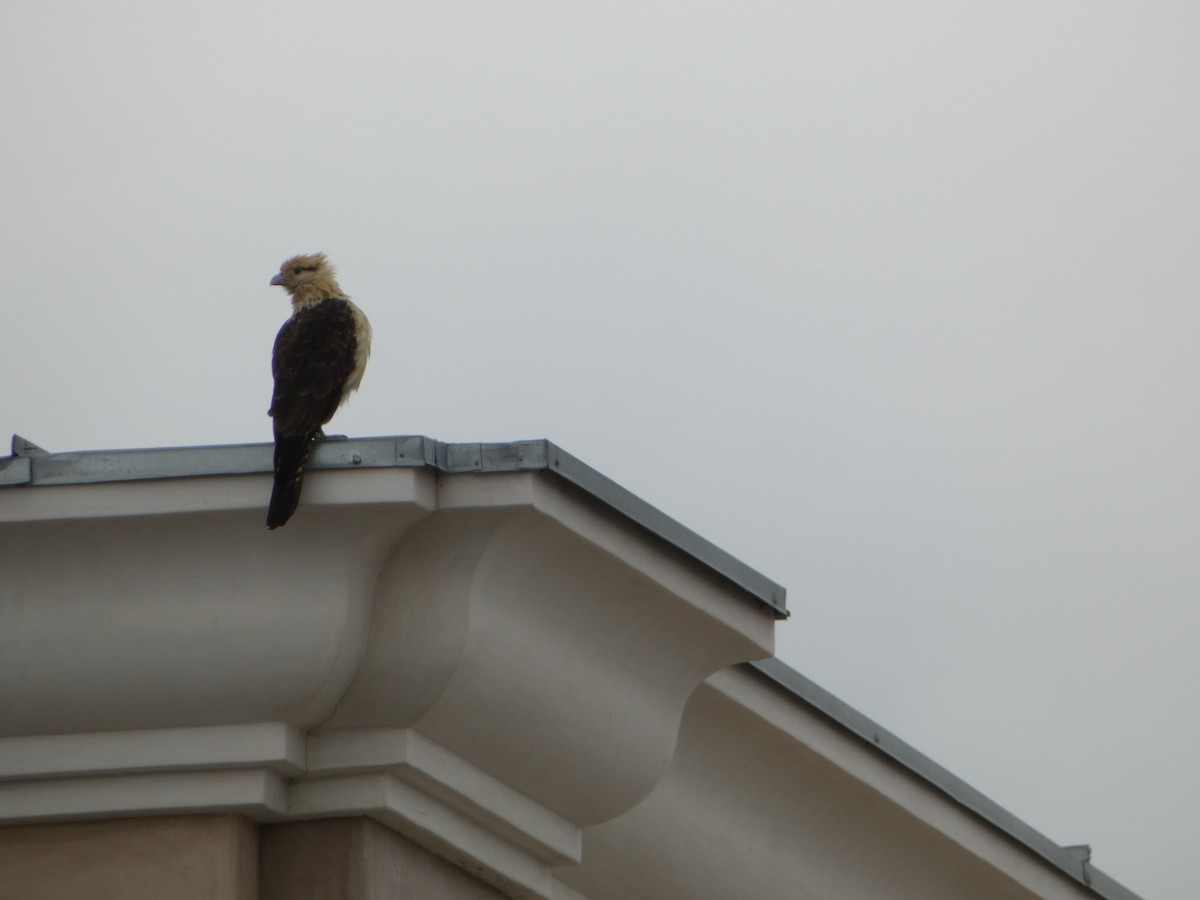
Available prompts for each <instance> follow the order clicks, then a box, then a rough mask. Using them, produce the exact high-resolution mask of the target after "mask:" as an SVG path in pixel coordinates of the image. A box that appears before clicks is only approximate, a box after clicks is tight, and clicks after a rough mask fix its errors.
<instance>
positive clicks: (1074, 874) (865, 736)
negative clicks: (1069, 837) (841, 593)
mask: <svg viewBox="0 0 1200 900" xmlns="http://www.w3.org/2000/svg"><path fill="white" fill-rule="evenodd" d="M743 666H744V667H748V668H749V669H752V670H753V671H755V672H757V673H758V674H759V675H760V676H762V677H763V678H766V679H767V680H768V681H770V682H772V683H773V684H775V685H776V686H777V687H779V688H781V689H783V690H784V691H785V692H787V693H788V694H790V695H791V696H792V697H794V698H795V699H796V700H798V701H800V702H801V703H803V704H805V705H806V706H808V707H810V708H812V709H815V710H816V711H817V712H819V713H821V714H822V715H824V716H825V717H826V718H827V719H830V720H831V721H832V722H834V723H835V724H837V725H839V726H841V727H842V728H844V729H845V730H846V731H849V732H850V733H851V734H853V735H855V736H856V737H858V738H860V739H861V740H862V741H863V742H864V743H866V744H868V745H870V746H871V747H873V748H875V750H877V751H878V752H880V753H882V754H884V755H885V756H887V757H889V758H890V759H891V760H892V761H893V762H895V763H896V764H898V765H900V766H901V767H903V768H905V769H907V770H908V771H909V772H910V773H912V774H913V775H915V776H916V777H917V778H920V779H921V780H922V781H924V782H926V783H927V784H929V785H930V786H932V787H933V788H935V789H936V790H938V791H940V792H941V793H943V794H945V795H946V796H948V797H949V798H950V799H951V800H953V801H954V802H955V803H957V804H959V805H960V806H962V807H964V808H965V809H967V810H968V811H970V812H971V813H973V814H974V815H976V816H978V817H979V818H981V819H983V820H984V821H985V822H987V823H988V824H990V825H991V826H993V827H994V828H997V829H999V830H1000V831H1002V832H1004V833H1005V834H1006V835H1008V836H1009V837H1010V838H1011V839H1012V840H1014V841H1016V842H1017V843H1019V844H1022V845H1023V846H1025V847H1026V848H1028V849H1029V850H1031V851H1033V852H1034V853H1036V854H1037V855H1038V856H1040V857H1042V858H1043V859H1044V860H1046V862H1048V863H1049V864H1050V865H1052V866H1054V867H1055V868H1056V869H1058V870H1060V871H1061V872H1062V873H1063V874H1064V875H1066V876H1067V877H1068V878H1070V879H1071V880H1073V881H1075V882H1077V883H1078V884H1080V885H1082V886H1083V887H1084V888H1085V889H1087V890H1089V891H1091V892H1092V893H1093V894H1095V895H1096V896H1097V897H1103V898H1105V900H1140V897H1139V895H1137V894H1135V893H1134V892H1133V891H1131V890H1129V888H1127V887H1125V886H1124V885H1122V884H1120V883H1119V882H1117V881H1115V880H1114V879H1112V878H1110V877H1109V876H1107V875H1105V874H1104V873H1103V872H1101V871H1100V870H1099V869H1097V868H1095V867H1094V866H1093V865H1092V864H1091V848H1090V847H1088V848H1086V852H1084V850H1083V848H1082V846H1081V845H1080V846H1066V847H1063V846H1059V845H1058V844H1056V843H1054V841H1052V840H1050V838H1048V837H1046V836H1045V835H1044V834H1042V833H1041V832H1040V831H1038V830H1036V829H1035V828H1033V827H1032V826H1030V825H1028V824H1027V823H1025V822H1023V821H1022V820H1021V819H1018V818H1017V817H1016V816H1014V815H1013V814H1012V813H1010V812H1009V811H1008V810H1006V809H1004V808H1003V807H1002V806H1000V805H999V804H998V803H996V802H995V801H993V800H989V799H988V798H987V797H985V796H984V795H983V794H981V793H980V792H979V791H977V790H976V789H975V788H973V787H971V786H970V785H969V784H967V783H966V782H965V781H963V780H962V779H961V778H959V777H958V776H957V775H954V774H953V773H951V772H949V771H947V770H946V769H944V768H942V767H941V766H939V765H938V764H937V763H935V762H934V761H933V760H931V759H930V758H929V757H928V756H926V755H925V754H923V753H921V752H920V751H919V750H917V749H916V748H915V747H913V746H912V745H911V744H907V743H905V742H904V741H902V740H901V739H900V738H898V737H896V735H894V734H892V733H891V732H890V731H888V730H887V729H885V728H881V727H880V726H879V725H877V724H876V723H875V722H873V721H872V720H871V719H869V718H867V717H866V716H864V715H863V714H862V713H860V712H859V711H858V710H856V709H854V708H853V707H851V706H849V705H848V704H846V703H845V702H844V701H842V700H839V699H838V698H837V697H835V696H834V695H833V694H831V693H829V691H827V690H825V689H824V688H823V687H821V686H820V685H818V684H817V683H816V682H814V681H812V680H810V679H808V678H806V677H805V676H803V675H801V674H800V673H799V672H797V671H796V670H795V669H793V668H791V667H790V666H788V665H787V664H786V663H783V662H780V661H779V659H777V658H774V657H773V658H771V659H766V660H760V661H756V662H748V663H743Z"/></svg>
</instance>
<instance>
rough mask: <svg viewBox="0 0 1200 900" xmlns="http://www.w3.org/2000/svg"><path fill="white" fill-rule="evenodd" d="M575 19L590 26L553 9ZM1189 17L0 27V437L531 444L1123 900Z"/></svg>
mask: <svg viewBox="0 0 1200 900" xmlns="http://www.w3.org/2000/svg"><path fill="white" fill-rule="evenodd" d="M597 6H599V7H600V8H594V7H597ZM1198 32H1200V7H1198V6H1197V5H1196V4H1194V3H1182V2H1178V3H1171V2H1162V3H1151V4H1116V3H1104V2H1099V3H1082V2H1062V3H1046V2H1037V3H1032V2H1006V3H1003V4H1000V3H994V4H992V3H982V4H963V3H959V2H944V3H933V2H919V3H915V4H892V3H854V2H850V3H847V2H836V3H834V2H830V3H807V2H789V3H778V4H776V3H749V4H747V3H728V4H713V3H704V2H689V3H646V2H639V3H629V4H625V3H606V4H603V5H597V4H592V5H587V6H585V5H580V4H548V3H547V4H515V3H465V4H442V3H439V4H428V5H417V4H395V3H382V2H380V3H342V4H336V5H335V4H311V3H304V2H288V3H240V2H239V3H212V2H208V3H194V4H189V3H169V4H167V3H151V2H126V3H119V2H114V3H103V4H97V3H84V2H74V3H71V2H56V3H17V2H15V0H7V2H4V0H0V41H2V43H3V52H2V53H0V122H2V123H3V125H2V127H0V171H3V172H4V178H3V179H0V271H2V272H3V273H4V283H5V289H6V291H5V292H6V295H7V297H8V298H9V300H8V302H7V303H6V304H5V315H4V325H3V327H2V328H0V383H2V384H3V385H4V390H3V394H2V395H0V431H4V432H14V431H15V432H19V433H21V434H23V435H25V436H26V437H28V438H30V439H32V440H34V441H36V442H37V443H39V444H42V445H43V446H45V447H48V448H50V449H55V450H69V449H97V448H103V447H140V446H161V445H177V444H191V443H231V442H242V441H262V440H269V438H270V423H269V420H268V419H267V417H266V415H265V412H266V408H267V403H268V398H269V394H270V374H269V365H268V357H269V352H270V346H271V342H272V340H273V339H274V335H275V331H276V329H277V328H278V326H279V325H280V324H281V323H282V321H283V319H284V318H285V317H286V315H287V312H288V308H287V302H286V297H285V295H284V294H283V292H282V291H280V290H279V289H278V288H270V287H269V286H268V285H267V281H268V279H269V278H270V276H271V275H272V273H273V272H274V271H275V270H276V269H277V268H278V265H279V263H280V261H281V260H282V259H283V258H284V257H286V256H289V255H291V254H294V253H299V252H303V251H310V250H318V249H319V250H325V251H327V252H328V253H329V254H330V255H331V257H332V259H333V260H334V262H335V263H336V264H337V265H338V267H339V270H340V272H341V276H342V278H341V281H342V285H343V286H344V287H345V288H346V289H347V291H349V292H350V294H351V295H352V296H354V298H355V299H356V301H358V302H359V304H360V305H361V306H362V307H363V309H364V310H365V311H366V312H367V314H368V315H369V316H370V318H371V320H372V322H373V324H374V326H375V333H376V338H375V343H374V354H373V357H372V360H371V364H370V366H369V367H368V370H367V376H366V379H365V380H364V383H363V388H362V391H361V392H360V394H359V395H357V396H356V398H355V399H354V400H353V401H352V402H351V404H350V405H349V406H348V407H347V408H345V409H344V410H343V411H342V412H341V413H340V414H339V416H338V418H337V419H335V420H334V426H335V428H336V430H337V431H339V432H345V433H348V434H353V435H364V436H365V435H378V434H417V433H422V434H428V435H430V436H433V437H437V438H440V439H442V440H451V441H455V440H513V439H519V438H535V437H548V438H550V439H551V440H553V441H555V442H557V443H558V444H560V445H561V446H563V447H564V448H565V449H567V450H568V451H570V452H572V453H574V454H575V455H577V456H579V457H580V458H582V459H583V460H584V461H585V462H587V463H589V464H591V465H593V466H594V467H596V468H598V469H599V470H600V471H602V472H604V473H605V474H607V475H609V476H610V477H612V478H614V479H616V480H617V481H618V482H620V483H621V484H622V485H624V486H625V487H627V488H629V489H630V490H632V491H634V492H635V493H637V494H639V495H641V496H642V497H644V498H645V499H647V500H649V501H650V502H652V503H654V504H655V505H657V506H659V507H660V508H662V509H663V510H664V511H666V512H667V513H669V514H670V515H672V516H674V517H675V518H677V519H679V520H681V521H682V522H683V523H684V524H686V525H688V526H690V527H691V528H693V529H695V530H696V531H698V532H700V533H701V534H703V535H704V536H706V537H708V538H709V539H711V540H713V541H715V542H716V543H717V544H719V545H720V546H722V547H724V548H725V549H727V550H729V551H730V552H732V553H733V554H735V555H736V556H738V557H740V558H741V559H743V560H745V561H746V562H747V563H749V564H751V565H753V566H755V567H756V568H758V569H760V570H761V571H763V572H764V573H765V574H767V575H769V576H771V577H772V578H774V579H776V580H778V581H780V582H782V583H783V584H785V585H786V586H787V588H788V589H789V603H790V606H791V608H792V610H793V617H792V619H791V620H790V621H788V622H787V623H786V624H783V625H782V626H781V627H780V629H779V632H778V653H779V656H780V657H782V658H783V659H784V660H786V661H787V662H789V663H790V664H791V665H793V666H794V667H796V668H797V669H799V670H800V671H801V672H803V673H805V674H806V675H808V676H809V677H811V678H813V679H815V680H816V681H817V682H819V683H820V684H822V685H823V686H824V687H826V688H828V689H829V690H831V691H833V692H834V693H835V694H838V695H839V696H841V697H842V698H843V699H845V700H846V701H848V702H849V703H851V704H852V705H854V706H855V707H857V708H858V709H860V710H861V711H863V712H864V713H866V714H867V715H870V716H872V717H873V718H875V719H877V720H878V721H879V722H880V723H881V724H882V725H884V726H885V727H887V728H889V729H891V730H893V731H895V732H896V733H898V734H899V735H900V736H901V737H903V738H905V739H906V740H908V741H910V742H911V743H913V744H914V745H916V747H917V748H918V749H920V750H921V751H923V752H925V753H927V754H928V755H930V756H931V757H933V758H934V759H935V760H937V761H938V762H940V763H941V764H943V765H945V766H946V767H947V768H949V769H950V770H951V771H953V772H955V773H956V774H958V775H960V776H961V777H963V778H965V779H966V780H967V781H969V782H970V783H972V784H973V785H974V786H976V787H978V788H979V789H980V790H982V791H984V792H985V793H986V794H988V795H989V796H991V797H992V798H993V799H995V800H996V801H997V802H999V803H1001V804H1002V805H1004V806H1005V807H1007V808H1009V809H1010V810H1011V811H1012V812H1014V813H1015V814H1017V815H1018V816H1020V817H1022V818H1024V819H1025V820H1026V821H1028V822H1029V823H1030V824H1031V825H1033V826H1034V827H1036V828H1038V829H1040V830H1041V831H1043V832H1045V833H1046V834H1048V835H1049V836H1050V837H1051V838H1053V839H1054V840H1056V841H1059V842H1060V843H1068V844H1070V843H1083V842H1089V843H1091V844H1092V845H1093V847H1094V852H1095V856H1094V861H1095V863H1096V864H1097V865H1098V866H1099V867H1100V868H1102V869H1104V870H1105V871H1106V872H1108V873H1109V874H1110V875H1112V876H1114V877H1116V878H1118V879H1120V880H1122V881H1124V882H1125V883H1126V884H1127V885H1128V886H1129V887H1131V888H1132V889H1134V890H1136V891H1138V892H1141V893H1143V894H1145V895H1147V896H1148V897H1151V898H1184V897H1191V896H1194V890H1195V888H1194V874H1193V873H1192V872H1191V871H1190V870H1191V866H1190V862H1191V859H1192V856H1193V847H1192V845H1193V843H1194V837H1195V832H1196V828H1195V810H1196V807H1197V805H1198V804H1200V767H1197V765H1196V760H1197V759H1200V715H1198V713H1200V654H1198V652H1197V647H1198V645H1200V606H1198V604H1197V602H1196V601H1197V595H1198V593H1200V555H1198V554H1197V546H1198V542H1200V514H1198V509H1200V468H1198V467H1200V410H1198V409H1197V403H1198V400H1197V398H1198V396H1200V390H1198V389H1200V383H1198V382H1200V364H1198V361H1197V352H1196V346H1197V342H1198V341H1197V339H1198V337H1200V308H1198V305H1197V302H1196V301H1197V296H1198V295H1200V292H1198V288H1200V253H1198V251H1197V244H1198V238H1200V174H1198V173H1200V168H1198V166H1197V160H1200V103H1198V102H1197V101H1198V100H1200V97H1198V93H1200V54H1198V53H1197V51H1196V48H1197V46H1200V34H1198Z"/></svg>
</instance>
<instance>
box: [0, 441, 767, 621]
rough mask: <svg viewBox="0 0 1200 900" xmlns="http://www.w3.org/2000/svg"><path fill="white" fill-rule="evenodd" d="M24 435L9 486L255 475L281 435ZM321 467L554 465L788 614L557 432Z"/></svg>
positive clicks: (370, 446) (404, 447)
mask: <svg viewBox="0 0 1200 900" xmlns="http://www.w3.org/2000/svg"><path fill="white" fill-rule="evenodd" d="M33 447H36V445H33V444H31V443H30V442H28V441H26V440H25V439H24V438H19V437H17V436H15V435H14V438H13V450H14V454H13V455H12V456H9V457H0V487H14V486H19V485H36V486H43V485H68V484H93V483H97V482H113V481H143V480H153V479H161V478H197V477H205V476H215V475H254V474H263V473H268V472H270V471H271V469H272V458H273V447H272V445H271V444H225V445H210V446H198V447H154V448H149V449H135V450H83V451H72V452H69V453H50V452H46V451H42V450H41V449H40V448H37V452H32V451H26V452H28V455H22V451H23V450H25V448H33ZM309 467H310V468H312V469H351V468H395V467H431V468H435V469H437V470H438V471H439V472H445V473H447V474H462V473H479V474H489V473H498V472H538V471H540V472H546V473H547V474H548V475H550V476H551V477H554V478H560V479H562V480H563V481H565V482H567V483H569V484H571V485H573V486H574V487H576V488H578V489H579V490H581V491H583V492H584V493H585V494H587V495H589V496H591V497H593V498H595V499H596V500H598V501H600V502H601V503H602V504H604V505H605V506H607V507H609V508H610V509H613V510H615V511H616V512H617V513H619V514H621V515H622V516H624V517H625V518H627V519H629V520H630V521H632V522H634V523H635V524H637V525H639V526H640V527H642V528H644V529H645V530H646V531H648V532H650V533H651V534H653V535H654V536H656V537H657V538H659V539H660V540H663V541H665V542H666V543H668V544H670V545H672V546H674V547H675V548H676V549H678V550H680V551H681V552H683V553H684V554H686V555H687V556H690V557H691V558H693V559H695V560H696V561H697V562H699V563H701V564H703V565H704V566H705V567H707V568H709V569H711V570H712V571H714V572H716V573H717V574H718V575H720V576H722V577H723V578H725V579H726V580H727V581H729V582H732V583H733V584H734V585H736V586H737V587H738V588H740V589H741V590H743V591H745V592H746V593H748V594H750V595H751V596H752V597H754V598H755V599H757V600H758V601H759V602H761V603H763V604H765V605H766V606H769V607H770V608H771V609H772V610H773V612H774V614H775V616H776V617H777V618H786V617H787V615H788V610H787V592H786V591H785V590H784V588H783V587H782V585H779V584H777V583H776V582H774V581H772V580H771V579H769V578H767V577H766V576H764V575H762V574H760V573H759V572H756V571H755V570H754V569H752V568H750V567H749V566H747V565H746V564H745V563H743V562H741V561H740V560H738V559H736V558H735V557H733V556H731V555H730V554H729V553H726V552H725V551H724V550H722V549H721V548H720V547H718V546H716V545H715V544H713V543H712V542H710V541H708V540H706V539H705V538H702V537H701V536H700V535H698V534H696V533H695V532H694V531H692V530H691V529H689V528H687V527H685V526H684V525H682V524H680V523H679V522H677V521H676V520H674V519H672V518H671V517H670V516H668V515H666V514H665V513H663V512H661V511H660V510H658V509H657V508H655V507H653V506H651V505H650V504H649V503H647V502H646V501H644V500H642V499H641V498H640V497H638V496H636V495H635V494H633V493H631V492H629V491H627V490H626V489H625V488H623V487H621V486H620V485H619V484H617V483H616V482H615V481H613V480H611V479H609V478H607V477H605V476H604V475H601V474H600V473H599V472H597V471H596V470H595V469H593V468H591V467H590V466H588V465H586V464H585V463H583V462H581V461H580V460H578V459H577V458H575V457H574V456H572V455H571V454H569V453H567V452H566V451H565V450H562V449H561V448H560V447H557V446H556V445H554V444H552V443H551V442H550V441H547V440H533V441H513V442H509V443H445V442H442V441H437V440H434V439H432V438H428V437H424V436H421V435H408V436H393V437H368V438H326V439H325V440H322V441H318V442H317V443H316V444H315V445H314V447H313V452H312V455H311V457H310V462H309Z"/></svg>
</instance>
